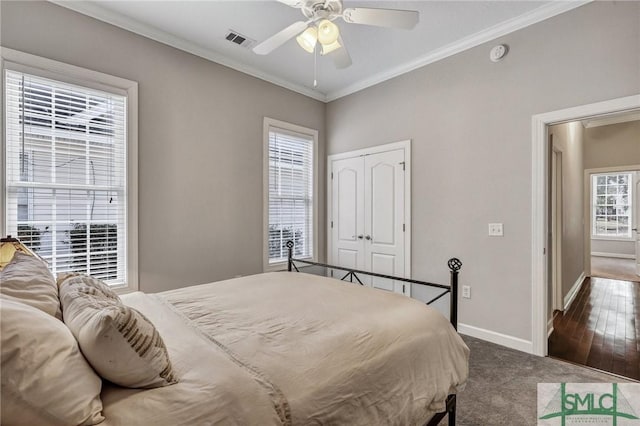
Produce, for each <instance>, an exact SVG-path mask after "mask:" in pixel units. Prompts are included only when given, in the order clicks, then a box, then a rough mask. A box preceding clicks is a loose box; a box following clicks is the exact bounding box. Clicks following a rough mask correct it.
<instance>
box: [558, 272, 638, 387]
mask: <svg viewBox="0 0 640 426" xmlns="http://www.w3.org/2000/svg"><path fill="white" fill-rule="evenodd" d="M639 302H640V283H638V282H631V281H619V280H612V279H606V278H586V279H585V282H584V283H583V285H582V288H581V289H580V291H579V292H578V294H577V296H576V299H575V300H574V301H573V303H572V304H571V307H570V308H569V309H568V310H567V312H565V313H564V314H563V313H561V312H559V313H558V314H557V315H556V317H555V318H554V321H553V327H554V331H553V333H552V334H551V336H550V337H549V356H551V357H555V358H559V359H564V360H567V361H571V362H574V363H578V364H582V365H586V366H589V367H593V368H597V369H600V370H604V371H609V372H611V373H615V374H619V375H622V376H626V377H629V378H632V379H635V380H640V327H639V326H640V308H639Z"/></svg>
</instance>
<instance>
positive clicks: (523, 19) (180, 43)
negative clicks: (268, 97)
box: [49, 0, 593, 102]
mask: <svg viewBox="0 0 640 426" xmlns="http://www.w3.org/2000/svg"><path fill="white" fill-rule="evenodd" d="M592 1H593V0H567V1H552V2H550V3H547V4H545V5H542V6H540V7H538V8H536V9H534V10H532V11H530V12H527V13H525V14H523V15H520V16H518V17H516V18H513V19H510V20H507V21H504V22H501V23H499V24H497V25H494V26H492V27H490V28H487V29H485V30H482V31H479V32H477V33H475V34H473V35H471V36H468V37H465V38H462V39H460V40H458V41H456V42H454V43H451V44H449V45H447V46H444V47H442V48H440V49H437V50H435V51H432V52H430V53H428V54H427V55H424V56H421V57H419V58H417V59H415V60H413V61H411V62H408V63H405V64H402V65H400V66H397V67H394V68H392V69H390V70H387V71H384V72H381V73H378V74H375V75H372V76H371V77H368V78H365V79H363V80H360V81H358V82H356V83H354V84H351V85H349V86H347V87H345V88H344V89H340V90H336V91H332V92H329V93H327V94H326V95H325V94H324V93H321V92H319V91H316V90H312V89H310V88H308V87H305V86H302V85H299V84H295V83H292V82H290V81H287V80H285V79H282V78H280V77H277V76H274V75H272V74H269V73H266V72H264V71H260V70H258V69H256V68H254V67H250V66H248V65H245V64H242V63H240V62H238V61H235V60H233V59H230V58H228V57H226V56H224V55H221V54H220V53H218V52H215V51H213V50H211V49H207V48H204V47H202V46H199V45H197V44H196V43H192V42H190V41H188V40H185V39H183V38H180V37H176V36H174V35H172V34H169V33H167V32H165V31H162V30H160V29H158V28H155V27H152V26H150V25H146V24H143V23H141V22H139V21H137V20H134V19H131V18H128V17H126V16H124V15H121V14H118V13H114V12H111V11H109V10H107V9H104V8H102V7H100V6H98V5H96V4H95V3H92V2H89V1H67V0H49V2H51V3H54V4H56V5H58V6H61V7H64V8H67V9H70V10H73V11H75V12H78V13H81V14H83V15H87V16H90V17H92V18H95V19H98V20H100V21H103V22H106V23H108V24H111V25H115V26H116V27H120V28H123V29H125V30H127V31H131V32H133V33H136V34H139V35H141V36H144V37H147V38H150V39H152V40H155V41H157V42H159V43H163V44H166V45H169V46H171V47H175V48H176V49H180V50H183V51H185V52H188V53H191V54H193V55H196V56H200V57H202V58H205V59H208V60H210V61H213V62H216V63H218V64H220V65H224V66H226V67H229V68H231V69H234V70H236V71H240V72H242V73H245V74H248V75H251V76H253V77H256V78H259V79H261V80H265V81H267V82H269V83H273V84H275V85H277V86H280V87H284V88H285V89H289V90H292V91H294V92H297V93H300V94H302V95H305V96H308V97H310V98H313V99H316V100H318V101H321V102H331V101H334V100H336V99H339V98H342V97H344V96H347V95H350V94H352V93H355V92H359V91H360V90H363V89H366V88H368V87H371V86H374V85H376V84H379V83H382V82H384V81H386V80H390V79H392V78H394V77H398V76H400V75H402V74H406V73H408V72H410V71H413V70H415V69H417V68H421V67H423V66H425V65H429V64H432V63H434V62H437V61H440V60H442V59H445V58H447V57H449V56H452V55H455V54H457V53H460V52H463V51H465V50H468V49H471V48H473V47H476V46H479V45H481V44H483V43H486V42H489V41H491V40H494V39H496V38H498V37H502V36H504V35H507V34H510V33H512V32H514V31H517V30H520V29H522V28H525V27H528V26H530V25H533V24H536V23H538V22H541V21H544V20H545V19H549V18H552V17H554V16H556V15H560V14H562V13H565V12H568V11H570V10H573V9H575V8H578V7H580V6H583V5H585V4H587V3H591V2H592Z"/></svg>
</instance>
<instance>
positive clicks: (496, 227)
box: [489, 223, 504, 237]
mask: <svg viewBox="0 0 640 426" xmlns="http://www.w3.org/2000/svg"><path fill="white" fill-rule="evenodd" d="M489 236H490V237H502V236H504V229H503V227H502V224H501V223H490V224H489Z"/></svg>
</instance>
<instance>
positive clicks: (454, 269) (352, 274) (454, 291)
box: [287, 241, 462, 426]
mask: <svg viewBox="0 0 640 426" xmlns="http://www.w3.org/2000/svg"><path fill="white" fill-rule="evenodd" d="M293 246H294V244H293V241H287V249H288V256H287V270H288V271H289V272H293V271H295V272H300V269H302V268H305V267H306V268H309V267H312V266H317V267H322V268H328V269H339V270H342V271H346V274H344V276H343V277H342V278H340V280H342V281H346V280H349V282H351V283H353V282H354V280H355V282H356V283H357V284H359V285H364V283H363V282H362V281H361V280H360V278H359V277H358V274H359V275H368V276H370V277H378V278H386V279H390V280H394V281H401V282H403V283H408V284H418V285H424V286H427V287H432V288H438V289H441V290H443V291H442V292H441V293H440V294H438V295H437V296H436V297H434V298H432V299H431V300H429V301H428V302H426V304H427V305H430V304H432V303H433V302H435V301H436V300H438V299H440V298H441V297H443V296H444V295H446V294H448V293H450V294H451V297H450V299H451V301H450V306H449V309H450V315H449V318H450V321H451V325H453V328H455V329H456V330H457V329H458V274H459V272H460V269H461V268H462V262H461V261H460V259H457V258H455V257H453V258H451V259H449V261H448V262H447V266H448V267H449V271H450V272H451V278H450V284H449V285H443V284H434V283H430V282H426V281H419V280H413V279H409V278H400V277H394V276H392V275H385V274H378V273H375V272H367V271H361V270H358V269H351V268H346V267H342V266H334V265H328V264H326V263H320V262H311V261H309V260H304V259H295V258H294V257H293ZM296 263H298V264H304V265H307V266H305V267H303V266H300V268H298V266H297V265H296ZM447 415H448V419H447V420H448V425H449V426H455V424H456V395H455V394H451V395H449V396H447V401H446V408H445V411H443V412H441V413H436V414H434V416H433V417H432V418H431V419H430V420H429V421H428V422H427V423H426V424H425V426H437V425H438V424H439V423H440V421H441V420H442V419H443V418H444V417H445V416H447Z"/></svg>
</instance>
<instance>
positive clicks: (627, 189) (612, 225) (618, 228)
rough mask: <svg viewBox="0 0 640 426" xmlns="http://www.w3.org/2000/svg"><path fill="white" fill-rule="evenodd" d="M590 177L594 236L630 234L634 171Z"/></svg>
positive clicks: (623, 236)
mask: <svg viewBox="0 0 640 426" xmlns="http://www.w3.org/2000/svg"><path fill="white" fill-rule="evenodd" d="M591 179H592V181H591V188H592V191H591V192H592V199H593V211H592V218H593V220H592V223H593V229H592V236H594V237H603V238H607V237H608V238H631V229H630V228H631V226H630V224H631V206H632V200H631V192H632V191H631V187H632V185H631V183H632V174H631V173H607V174H597V175H592V177H591Z"/></svg>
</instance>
